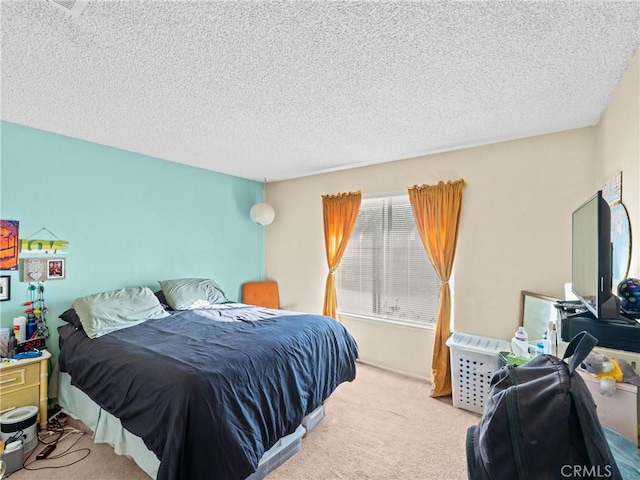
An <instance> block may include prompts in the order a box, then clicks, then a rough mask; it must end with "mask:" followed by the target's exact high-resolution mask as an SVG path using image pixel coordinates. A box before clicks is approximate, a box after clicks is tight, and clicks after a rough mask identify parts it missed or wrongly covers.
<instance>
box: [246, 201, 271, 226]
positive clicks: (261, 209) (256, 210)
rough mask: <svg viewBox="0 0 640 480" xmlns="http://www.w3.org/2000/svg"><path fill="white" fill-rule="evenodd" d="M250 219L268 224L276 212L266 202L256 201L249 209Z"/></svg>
mask: <svg viewBox="0 0 640 480" xmlns="http://www.w3.org/2000/svg"><path fill="white" fill-rule="evenodd" d="M249 216H250V217H251V220H253V221H254V222H255V223H258V224H260V225H263V226H265V227H266V226H267V225H270V224H271V222H273V219H274V218H275V217H276V212H275V211H274V210H273V207H272V206H271V205H269V204H268V203H256V204H255V205H254V206H253V207H251V210H250V211H249Z"/></svg>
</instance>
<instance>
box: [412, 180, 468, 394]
mask: <svg viewBox="0 0 640 480" xmlns="http://www.w3.org/2000/svg"><path fill="white" fill-rule="evenodd" d="M464 186H465V183H464V180H463V179H460V180H456V181H454V182H450V181H449V182H447V183H444V182H439V183H438V184H437V185H422V186H417V185H415V186H413V187H410V188H408V191H409V200H410V201H411V206H412V207H413V214H414V216H415V217H416V224H417V225H418V231H419V232H420V237H421V238H422V243H424V247H425V249H426V250H427V255H429V259H430V260H431V263H432V264H433V267H434V269H435V270H436V272H437V273H438V276H439V277H440V280H441V281H442V285H441V286H440V294H439V301H438V318H437V322H436V333H435V340H434V345H433V356H432V359H431V396H432V397H442V396H445V395H450V394H451V363H450V359H449V350H448V348H447V345H446V343H445V342H446V341H447V338H449V335H450V334H451V331H450V322H451V290H450V289H449V278H450V277H451V269H452V268H453V261H454V259H455V254H456V244H457V241H458V224H459V221H460V207H461V204H462V189H463V188H464Z"/></svg>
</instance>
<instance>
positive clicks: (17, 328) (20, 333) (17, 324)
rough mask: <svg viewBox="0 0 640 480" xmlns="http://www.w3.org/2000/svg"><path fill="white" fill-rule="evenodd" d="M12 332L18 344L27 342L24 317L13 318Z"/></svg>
mask: <svg viewBox="0 0 640 480" xmlns="http://www.w3.org/2000/svg"><path fill="white" fill-rule="evenodd" d="M13 331H14V332H15V334H16V338H17V339H18V342H20V343H22V342H24V341H26V340H27V319H26V318H25V317H15V318H14V319H13Z"/></svg>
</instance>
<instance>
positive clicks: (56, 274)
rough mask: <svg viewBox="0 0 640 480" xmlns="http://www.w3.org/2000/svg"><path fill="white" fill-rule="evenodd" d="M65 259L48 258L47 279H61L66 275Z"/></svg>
mask: <svg viewBox="0 0 640 480" xmlns="http://www.w3.org/2000/svg"><path fill="white" fill-rule="evenodd" d="M64 264H65V261H64V259H63V258H50V259H48V260H47V280H60V279H63V278H64V277H65V265H64Z"/></svg>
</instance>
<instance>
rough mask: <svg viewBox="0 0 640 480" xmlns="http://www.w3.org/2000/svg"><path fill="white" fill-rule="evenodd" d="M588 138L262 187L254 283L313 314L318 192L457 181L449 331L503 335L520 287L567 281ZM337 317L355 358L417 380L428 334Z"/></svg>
mask: <svg viewBox="0 0 640 480" xmlns="http://www.w3.org/2000/svg"><path fill="white" fill-rule="evenodd" d="M594 138H595V136H594V131H593V129H591V128H586V129H579V130H573V131H568V132H563V133H559V134H554V135H546V136H540V137H533V138H528V139H523V140H517V141H512V142H505V143H499V144H494V145H488V146H483V147H477V148H470V149H464V150H458V151H454V152H447V153H441V154H436V155H430V156H425V157H419V158H414V159H408V160H401V161H396V162H390V163H386V164H382V165H375V166H370V167H362V168H357V169H352V170H344V171H340V172H335V173H328V174H323V175H316V176H311V177H305V178H300V179H295V180H290V181H283V182H276V183H271V184H268V185H267V200H268V201H269V203H271V204H272V205H273V206H274V208H275V209H276V212H277V215H276V220H275V221H274V223H273V224H271V225H270V226H269V227H267V229H266V248H265V251H266V276H267V277H269V278H273V279H276V280H277V281H278V282H279V284H280V295H281V303H282V304H283V305H286V306H288V307H290V308H292V309H296V310H300V311H308V312H320V311H321V309H322V300H323V292H324V285H325V280H326V274H327V266H326V258H325V253H324V238H323V224H322V203H321V195H323V194H327V193H337V192H344V191H353V190H358V189H360V190H362V192H363V195H371V194H380V193H396V192H403V191H406V187H407V186H410V185H414V184H423V183H427V184H433V183H437V182H438V181H439V180H455V179H457V178H464V179H465V181H466V182H467V186H466V188H465V190H464V198H463V208H462V215H461V225H460V236H459V240H458V251H457V256H456V265H455V272H454V275H455V286H454V288H455V295H454V311H455V319H454V320H455V330H456V331H462V332H467V333H473V334H478V335H486V336H490V337H499V338H505V339H506V338H511V336H512V334H513V332H514V331H515V329H516V327H517V322H518V309H519V292H520V290H532V291H536V292H540V293H546V294H550V295H562V292H563V284H564V283H565V282H568V281H569V278H570V243H571V241H570V237H571V212H572V210H573V209H574V208H575V207H576V206H577V205H579V204H580V203H581V202H582V201H583V200H585V199H586V198H587V197H588V196H589V195H590V194H591V193H592V190H593V188H592V186H593V184H594V181H595V180H594V177H595V141H594ZM338 302H339V299H338ZM342 321H343V322H344V323H345V325H346V326H347V328H348V329H349V330H350V331H351V332H352V333H353V334H354V336H355V337H356V340H357V341H358V344H359V347H360V353H361V357H362V359H363V360H365V361H369V362H371V363H374V364H378V365H383V366H387V367H388V368H391V369H394V370H398V371H403V372H407V373H410V374H413V375H418V376H422V377H428V373H429V370H430V362H431V348H432V342H433V340H432V332H431V331H430V330H424V329H416V328H407V327H396V326H387V325H372V324H371V323H370V322H362V321H357V320H354V319H348V318H343V319H342Z"/></svg>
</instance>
